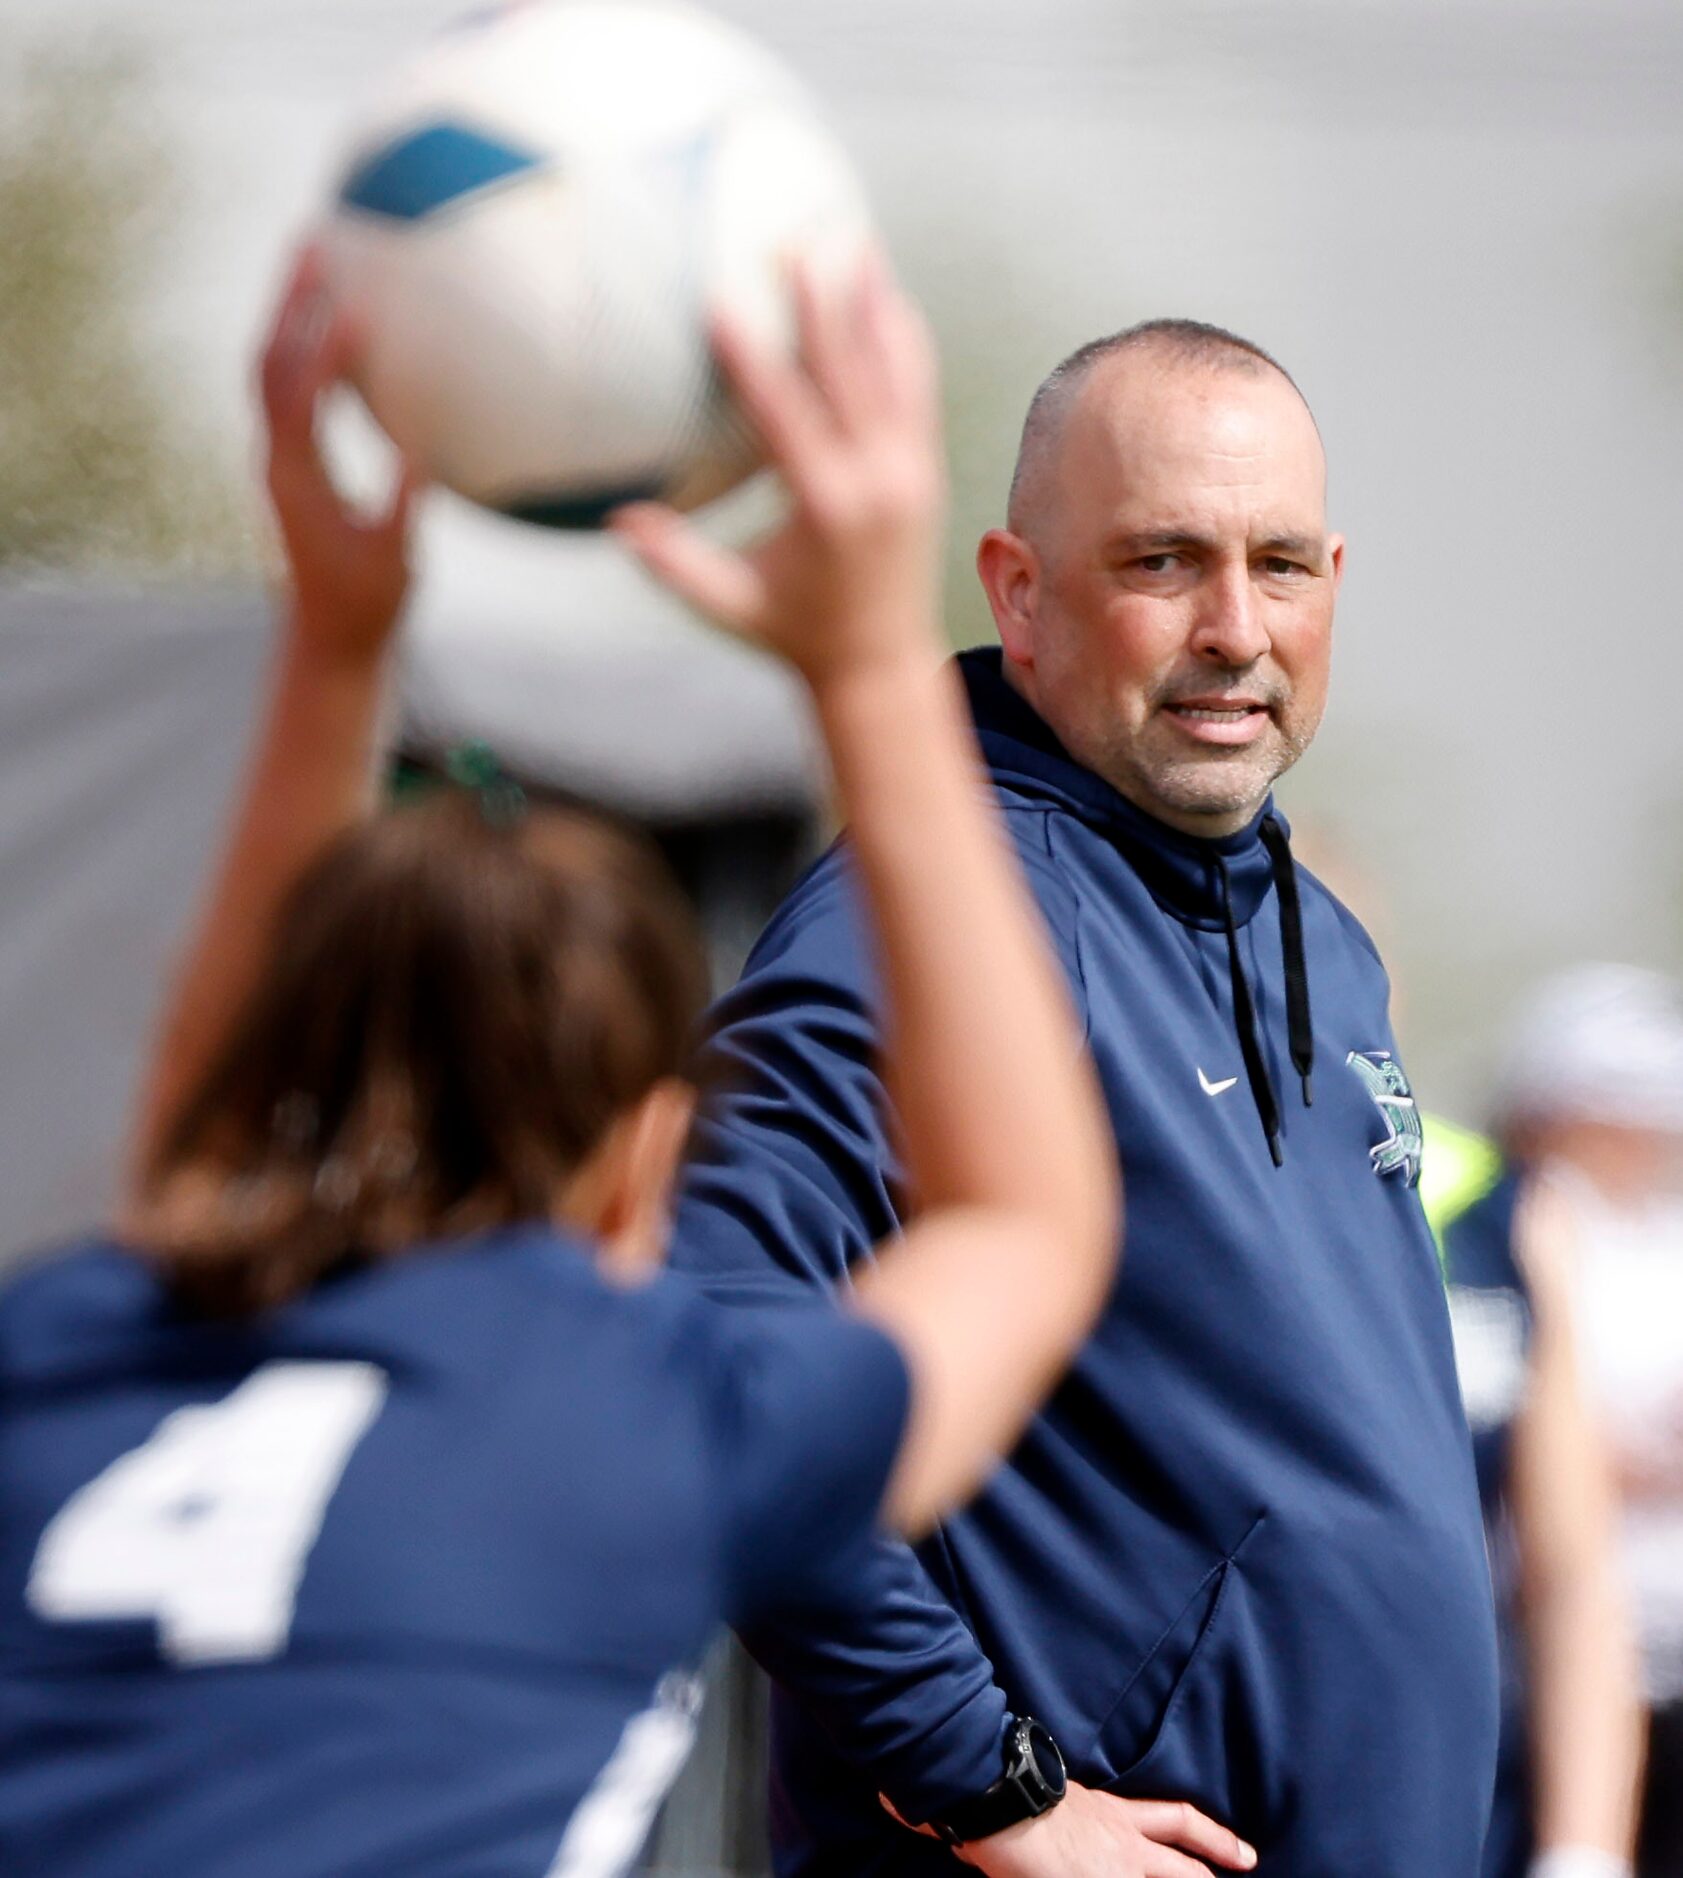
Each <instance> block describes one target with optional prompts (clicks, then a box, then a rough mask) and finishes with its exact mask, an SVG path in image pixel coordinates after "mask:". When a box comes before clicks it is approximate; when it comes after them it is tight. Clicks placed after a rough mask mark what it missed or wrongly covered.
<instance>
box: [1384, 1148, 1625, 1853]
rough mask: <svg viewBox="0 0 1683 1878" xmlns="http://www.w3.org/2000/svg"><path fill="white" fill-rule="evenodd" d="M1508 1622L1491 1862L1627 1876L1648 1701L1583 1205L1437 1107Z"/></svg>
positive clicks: (1470, 1383)
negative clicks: (1630, 1596) (1590, 1342)
mask: <svg viewBox="0 0 1683 1878" xmlns="http://www.w3.org/2000/svg"><path fill="white" fill-rule="evenodd" d="M1420 1194H1421V1198H1422V1200H1423V1201H1424V1202H1425V1205H1426V1210H1427V1214H1428V1217H1429V1218H1430V1219H1431V1221H1432V1224H1433V1228H1434V1230H1435V1231H1436V1232H1437V1233H1438V1235H1439V1242H1440V1245H1441V1246H1442V1249H1443V1253H1444V1267H1445V1274H1446V1278H1447V1281H1448V1285H1449V1298H1450V1314H1451V1318H1452V1320H1453V1323H1454V1327H1455V1354H1456V1364H1457V1368H1458V1369H1459V1372H1460V1376H1461V1389H1462V1397H1463V1400H1464V1402H1465V1405H1466V1410H1467V1420H1468V1423H1469V1425H1470V1426H1471V1428H1472V1433H1473V1453H1474V1458H1475V1460H1476V1462H1477V1466H1478V1476H1479V1490H1480V1495H1481V1497H1482V1499H1483V1502H1484V1507H1485V1518H1486V1527H1487V1532H1488V1535H1489V1545H1490V1559H1491V1569H1492V1575H1493V1577H1494V1580H1495V1585H1496V1594H1497V1598H1496V1601H1497V1613H1498V1622H1499V1629H1500V1634H1501V1640H1502V1738H1501V1751H1500V1759H1499V1763H1498V1771H1497V1779H1496V1799H1495V1807H1494V1811H1493V1814H1492V1818H1491V1827H1490V1836H1489V1838H1488V1839H1487V1840H1486V1842H1485V1857H1484V1868H1483V1869H1484V1878H1629V1874H1630V1870H1631V1864H1630V1858H1631V1845H1632V1839H1633V1835H1634V1830H1635V1807H1636V1783H1637V1777H1638V1771H1639V1768H1640V1764H1641V1758H1642V1710H1641V1703H1640V1700H1639V1697H1638V1694H1637V1676H1636V1663H1635V1652H1634V1648H1633V1644H1632V1639H1631V1631H1630V1622H1629V1616H1628V1611H1627V1606H1626V1600H1625V1598H1624V1595H1623V1591H1622V1587H1621V1584H1620V1574H1619V1568H1618V1554H1617V1543H1616V1515H1615V1504H1614V1493H1613V1483H1612V1479H1611V1474H1610V1470H1609V1466H1608V1457H1607V1451H1606V1446H1605V1443H1604V1442H1603V1440H1602V1439H1601V1435H1600V1431H1599V1429H1598V1427H1597V1426H1596V1424H1595V1420H1594V1418H1593V1416H1592V1414H1591V1412H1590V1409H1589V1407H1588V1404H1587V1402H1586V1400H1585V1393H1584V1388H1583V1384H1582V1379H1581V1373H1580V1366H1579V1361H1578V1356H1577V1351H1576V1330H1575V1324H1574V1315H1575V1313H1574V1309H1573V1300H1572V1295H1571V1270H1570V1264H1569V1261H1570V1258H1571V1254H1572V1246H1571V1238H1570V1234H1571V1220H1570V1218H1569V1216H1568V1212H1567V1205H1566V1201H1565V1198H1564V1195H1563V1194H1562V1192H1561V1191H1560V1189H1559V1188H1558V1186H1557V1185H1556V1184H1555V1183H1554V1181H1553V1180H1552V1179H1551V1177H1550V1175H1549V1173H1548V1172H1547V1170H1546V1169H1544V1170H1540V1171H1535V1170H1533V1169H1532V1168H1531V1167H1530V1166H1529V1165H1528V1164H1518V1165H1513V1166H1510V1165H1507V1164H1505V1163H1504V1161H1503V1158H1502V1155H1501V1153H1500V1151H1499V1150H1498V1149H1497V1147H1496V1146H1495V1144H1494V1143H1493V1142H1491V1141H1489V1140H1488V1139H1486V1138H1485V1137H1484V1136H1481V1135H1476V1134H1473V1133H1471V1132H1470V1131H1468V1130H1466V1129H1461V1128H1457V1127H1455V1126H1453V1125H1452V1124H1450V1123H1448V1122H1445V1121H1442V1120H1440V1119H1439V1118H1438V1117H1436V1116H1431V1115H1428V1116H1427V1117H1426V1118H1425V1153H1424V1157H1423V1161H1422V1171H1421V1180H1420Z"/></svg>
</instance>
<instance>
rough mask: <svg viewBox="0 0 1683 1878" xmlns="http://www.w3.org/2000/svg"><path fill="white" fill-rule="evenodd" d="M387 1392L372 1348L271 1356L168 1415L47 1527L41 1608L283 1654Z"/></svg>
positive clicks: (201, 1658) (59, 1616)
mask: <svg viewBox="0 0 1683 1878" xmlns="http://www.w3.org/2000/svg"><path fill="white" fill-rule="evenodd" d="M385 1397H386V1376H385V1372H384V1371H383V1370H380V1369H376V1368H375V1367H374V1365H373V1364H371V1363H265V1364H264V1365H263V1366H262V1368H261V1369H258V1370H256V1371H255V1372H254V1373H253V1374H252V1375H251V1377H250V1378H249V1379H248V1380H247V1381H245V1382H243V1383H241V1384H240V1386H239V1388H237V1389H236V1390H234V1392H233V1393H232V1394H231V1395H228V1396H225V1397H224V1398H223V1399H222V1400H221V1401H220V1402H215V1403H212V1404H210V1405H208V1406H207V1407H204V1408H184V1409H177V1410H176V1412H175V1413H174V1414H173V1415H167V1416H165V1418H164V1419H163V1420H162V1421H161V1422H160V1423H159V1424H158V1426H157V1428H156V1430H155V1431H154V1432H153V1434H152V1436H151V1438H150V1439H149V1440H147V1441H145V1442H143V1443H142V1445H141V1446H140V1447H138V1448H135V1449H133V1450H132V1451H131V1452H129V1453H127V1454H125V1455H122V1456H121V1457H120V1458H119V1459H117V1460H115V1461H113V1462H112V1463H111V1465H110V1466H109V1467H108V1468H106V1470H105V1471H104V1473H102V1474H100V1475H98V1476H97V1477H96V1478H95V1479H93V1480H90V1481H89V1482H88V1484H87V1485H86V1486H85V1487H83V1488H82V1489H81V1490H80V1491H79V1492H77V1493H74V1494H72V1495H71V1497H70V1498H69V1499H68V1500H67V1501H66V1502H65V1503H64V1505H63V1506H62V1507H61V1508H60V1509H59V1512H58V1514H57V1516H56V1517H55V1518H54V1519H53V1520H52V1522H51V1524H50V1525H49V1526H48V1527H47V1529H46V1531H45V1532H44V1533H42V1535H41V1544H40V1546H39V1548H38V1549H37V1551H36V1554H35V1563H34V1566H33V1568H32V1569H31V1571H30V1575H29V1586H28V1590H27V1592H26V1593H25V1595H26V1597H27V1599H28V1601H29V1607H30V1609H31V1610H33V1611H34V1612H35V1614H36V1615H37V1616H38V1617H44V1618H47V1619H49V1620H57V1621H63V1620H74V1619H77V1618H122V1617H155V1618H156V1619H157V1622H158V1647H159V1649H160V1650H161V1651H162V1652H163V1654H164V1655H165V1656H167V1657H169V1658H170V1659H171V1660H172V1661H174V1662H177V1663H230V1662H249V1661H252V1660H254V1659H257V1658H261V1657H265V1656H274V1655H277V1654H278V1653H279V1652H280V1651H281V1650H283V1649H284V1648H285V1647H286V1639H287V1632H288V1631H289V1630H290V1629H291V1627H292V1607H293V1603H294V1601H295V1599H296V1598H297V1595H298V1581H299V1579H300V1578H301V1576H302V1575H303V1570H304V1561H305V1559H306V1558H307V1557H308V1556H309V1552H310V1547H311V1546H312V1545H314V1544H315V1541H316V1535H317V1534H318V1533H319V1532H320V1530H321V1522H322V1518H323V1516H324V1515H325V1513H326V1511H327V1502H328V1501H329V1500H330V1499H331V1498H332V1496H333V1490H334V1488H335V1487H337V1486H338V1484H339V1478H340V1476H341V1475H342V1474H343V1473H344V1471H345V1463H346V1462H347V1461H349V1459H350V1458H351V1451H352V1449H353V1448H355V1446H356V1444H357V1443H358V1442H359V1441H360V1440H361V1439H362V1437H363V1436H364V1435H365V1434H366V1433H367V1432H368V1428H369V1425H370V1424H371V1423H372V1422H373V1420H374V1417H375V1416H376V1415H378V1414H379V1412H380V1408H381V1405H382V1404H383V1403H384V1401H385Z"/></svg>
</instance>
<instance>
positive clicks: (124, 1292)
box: [0, 1236, 160, 1381]
mask: <svg viewBox="0 0 1683 1878" xmlns="http://www.w3.org/2000/svg"><path fill="white" fill-rule="evenodd" d="M159 1296H160V1290H159V1285H158V1282H157V1278H156V1275H155V1274H154V1272H153V1271H152V1269H151V1268H150V1267H149V1266H148V1265H147V1264H146V1263H145V1261H144V1260H143V1259H141V1258H140V1257H139V1256H137V1255H136V1254H135V1253H134V1252H132V1251H130V1250H128V1249H127V1248H125V1247H123V1246H120V1245H118V1244H117V1243H116V1242H115V1241H113V1240H111V1239H108V1238H105V1237H100V1236H94V1237H89V1238H85V1239H81V1240H77V1241H73V1242H71V1243H69V1244H64V1245H55V1246H50V1247H46V1248H43V1249H42V1250H40V1251H38V1252H35V1253H32V1254H31V1255H29V1256H28V1257H27V1258H26V1259H25V1260H24V1261H23V1263H22V1264H21V1265H20V1266H18V1267H17V1268H16V1269H15V1270H13V1271H12V1272H11V1273H9V1274H8V1275H7V1277H6V1279H5V1281H4V1283H3V1284H0V1378H5V1379H9V1380H14V1381H21V1380H25V1379H28V1378H30V1377H34V1376H40V1375H47V1374H50V1373H52V1372H53V1371H54V1370H55V1369H57V1368H58V1367H60V1366H61V1365H63V1364H65V1363H67V1362H74V1361H82V1360H91V1359H93V1358H95V1357H97V1356H98V1355H99V1354H100V1353H101V1352H102V1351H104V1350H105V1349H107V1348H109V1347H110V1346H111V1345H112V1344H113V1343H116V1342H120V1341H122V1340H123V1339H124V1338H125V1337H127V1336H128V1335H129V1334H130V1333H131V1332H132V1331H134V1330H135V1329H137V1328H138V1327H139V1326H140V1325H141V1324H143V1323H145V1322H147V1321H148V1320H150V1318H151V1317H152V1316H153V1315H154V1314H155V1312H156V1311H157V1309H158V1305H159Z"/></svg>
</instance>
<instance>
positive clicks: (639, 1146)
mask: <svg viewBox="0 0 1683 1878" xmlns="http://www.w3.org/2000/svg"><path fill="white" fill-rule="evenodd" d="M694 1114H695V1090H694V1089H693V1088H692V1087H691V1086H690V1085H689V1084H688V1083H687V1082H683V1081H681V1080H680V1079H679V1078H677V1077H676V1076H669V1077H666V1078H665V1079H663V1080H662V1081H660V1082H657V1083H656V1084H655V1086H654V1087H653V1088H652V1089H651V1090H650V1091H649V1093H648V1094H647V1095H646V1096H644V1097H643V1099H642V1101H640V1102H639V1103H638V1104H637V1105H636V1107H635V1108H632V1109H630V1110H628V1111H627V1112H626V1113H625V1114H624V1115H622V1116H620V1117H619V1118H618V1120H617V1121H615V1122H614V1123H613V1124H612V1126H611V1127H610V1128H609V1129H608V1132H607V1133H606V1134H605V1135H604V1136H603V1137H602V1139H601V1140H600V1141H599V1142H598V1143H597V1144H596V1150H595V1152H594V1153H593V1154H592V1155H591V1157H590V1159H589V1160H588V1161H587V1162H586V1163H585V1164H584V1166H583V1167H581V1168H580V1169H579V1170H578V1173H577V1174H576V1175H575V1176H574V1178H573V1180H572V1181H571V1182H570V1183H569V1185H568V1189H567V1197H566V1201H565V1204H564V1206H563V1209H562V1210H563V1214H564V1216H565V1218H566V1219H567V1220H568V1222H569V1223H571V1224H573V1225H576V1226H580V1227H583V1228H584V1229H585V1230H586V1231H587V1232H590V1233H593V1234H594V1235H595V1237H596V1241H597V1256H598V1260H599V1262H600V1264H601V1266H602V1268H603V1269H604V1270H605V1271H608V1272H612V1273H614V1274H615V1275H616V1276H622V1277H628V1278H635V1277H641V1276H643V1275H644V1274H646V1273H648V1272H651V1271H653V1270H655V1269H656V1268H657V1267H658V1266H660V1265H662V1264H664V1263H665V1260H666V1240H667V1233H668V1227H669V1223H670V1209H671V1203H672V1187H673V1183H674V1181H675V1179H676V1177H677V1173H678V1165H679V1163H680V1162H681V1161H682V1159H683V1155H684V1144H685V1142H686V1141H687V1140H688V1139H689V1132H690V1122H691V1120H692V1118H693V1117H694Z"/></svg>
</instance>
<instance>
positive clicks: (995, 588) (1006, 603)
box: [976, 528, 1040, 673]
mask: <svg viewBox="0 0 1683 1878" xmlns="http://www.w3.org/2000/svg"><path fill="white" fill-rule="evenodd" d="M976 572H977V574H978V575H979V576H980V578H981V582H982V591H983V592H984V593H985V594H986V595H987V596H988V606H989V608H990V610H991V611H992V613H993V623H994V625H995V626H996V627H997V628H998V630H999V643H1000V644H1001V646H1003V647H1004V649H1005V662H1006V664H1007V665H1011V666H1014V667H1015V668H1016V669H1017V670H1018V671H1019V672H1024V673H1027V672H1032V671H1033V670H1034V620H1035V610H1036V606H1037V603H1038V601H1039V597H1040V557H1039V555H1038V554H1036V553H1035V551H1034V549H1033V548H1032V547H1031V546H1030V545H1029V543H1028V542H1027V541H1025V540H1024V539H1023V537H1022V536H1021V535H1014V534H1012V532H1011V531H1010V529H1008V528H990V529H989V530H988V532H987V533H986V534H985V535H984V536H983V537H982V539H981V540H980V541H979V542H978V543H977V544H976Z"/></svg>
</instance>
